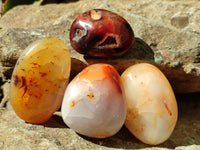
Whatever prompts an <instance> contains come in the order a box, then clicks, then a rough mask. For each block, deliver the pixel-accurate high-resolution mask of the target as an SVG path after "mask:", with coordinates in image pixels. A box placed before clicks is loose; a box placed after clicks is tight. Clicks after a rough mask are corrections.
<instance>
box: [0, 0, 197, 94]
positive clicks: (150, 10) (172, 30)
mask: <svg viewBox="0 0 200 150" xmlns="http://www.w3.org/2000/svg"><path fill="white" fill-rule="evenodd" d="M199 5H200V2H199V1H198V0H196V1H170V0H165V1H156V0H147V1H129V0H127V1H125V2H123V3H122V2H121V1H120V0H118V1H106V0H105V1H92V2H91V1H89V0H81V1H76V2H72V3H65V4H57V5H56V4H49V5H44V6H18V7H15V8H14V9H12V10H11V11H9V12H8V13H7V14H6V15H5V16H3V17H2V18H1V20H0V27H1V28H2V30H1V31H0V57H1V62H2V65H3V68H2V72H3V74H4V75H3V77H4V78H10V76H11V73H12V69H13V67H14V64H15V62H16V59H17V58H18V56H19V55H20V53H21V52H22V51H23V49H24V48H25V47H26V46H27V45H29V44H30V43H31V42H33V41H35V40H36V39H38V38H40V37H44V36H54V37H58V38H61V39H62V40H64V41H65V42H66V43H67V45H68V46H69V48H70V50H71V55H72V57H74V58H76V59H78V60H81V61H82V62H84V63H89V64H90V63H96V62H100V61H103V62H108V63H111V64H113V65H114V66H116V67H119V64H120V67H119V69H118V70H120V71H123V70H124V69H125V68H127V67H128V66H130V65H132V64H133V63H136V62H138V61H137V60H136V59H140V60H141V59H142V60H146V61H151V62H152V63H156V65H158V66H159V68H161V70H162V71H163V72H164V73H165V74H166V75H167V77H168V79H169V80H170V82H171V84H172V86H173V88H174V90H175V91H176V92H182V93H186V92H199V91H200V84H199V83H200V26H199V24H200V10H199V7H198V6H199ZM92 8H104V9H108V10H111V11H114V12H117V13H118V14H120V15H121V16H123V17H124V18H125V19H126V20H127V21H128V22H129V23H130V24H131V26H132V28H133V30H134V31H135V35H136V37H137V40H136V42H135V44H134V46H133V48H132V50H131V52H129V53H128V54H127V55H125V56H124V57H123V58H120V59H115V60H107V61H106V60H92V59H84V58H83V57H82V55H79V54H77V53H76V52H75V51H74V50H73V49H72V48H71V46H70V43H69V28H70V25H71V23H72V21H73V20H74V19H75V18H76V17H77V16H78V15H79V14H81V13H82V12H84V11H87V10H89V9H92ZM10 18H12V19H10ZM144 45H146V47H145V46H144ZM81 61H73V62H75V65H76V64H80V63H82V62H81ZM73 62H72V64H73ZM72 69H73V68H72ZM79 69H82V67H80V68H79ZM75 71H76V72H79V71H80V70H78V69H76V70H75Z"/></svg>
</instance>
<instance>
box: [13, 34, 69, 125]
mask: <svg viewBox="0 0 200 150" xmlns="http://www.w3.org/2000/svg"><path fill="white" fill-rule="evenodd" d="M70 67H71V60H70V53H69V50H68V48H67V46H66V45H65V43H64V42H63V41H61V40H59V39H57V38H52V37H47V38H42V39H39V40H37V41H36V42H34V43H32V44H31V45H29V46H28V47H27V48H26V49H25V50H24V52H23V53H22V55H21V56H20V57H19V59H18V61H17V64H16V66H15V68H14V71H13V75H12V80H11V94H10V100H11V104H12V107H13V109H14V111H15V113H16V114H17V115H18V116H19V117H20V118H21V119H23V120H25V121H26V122H29V123H33V124H40V123H44V122H46V121H47V120H48V119H50V117H51V116H52V114H53V113H54V112H55V111H56V110H57V109H58V108H59V107H60V106H61V103H62V98H63V95H64V91H65V88H66V86H67V84H68V81H69V75H70Z"/></svg>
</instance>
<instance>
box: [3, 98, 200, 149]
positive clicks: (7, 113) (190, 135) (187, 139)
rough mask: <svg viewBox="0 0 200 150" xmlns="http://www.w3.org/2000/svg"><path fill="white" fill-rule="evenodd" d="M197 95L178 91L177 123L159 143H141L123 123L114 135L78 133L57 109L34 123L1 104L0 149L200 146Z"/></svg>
mask: <svg viewBox="0 0 200 150" xmlns="http://www.w3.org/2000/svg"><path fill="white" fill-rule="evenodd" d="M199 96H200V95H199V94H189V95H188V94H187V95H177V100H178V104H179V119H178V122H177V125H176V127H175V130H174V132H173V133H172V135H171V136H170V138H169V139H168V140H167V141H166V142H164V143H162V144H160V145H158V146H150V145H146V144H143V143H141V142H140V141H139V140H137V139H136V138H135V137H134V136H133V135H132V134H131V133H130V132H129V131H128V130H127V129H126V127H122V129H121V130H120V131H119V132H118V133H117V134H116V135H114V136H112V137H110V138H106V139H94V138H88V137H85V136H81V135H79V134H77V133H75V132H74V131H73V130H71V129H69V128H68V127H67V126H66V125H65V124H64V122H63V120H62V118H61V112H60V111H58V112H56V113H55V114H54V115H53V116H52V118H51V119H50V120H49V121H47V122H46V123H44V124H41V125H33V124H29V123H26V122H24V121H23V120H21V119H20V118H18V117H17V116H16V114H15V113H14V111H13V110H12V108H11V107H7V108H0V149H1V150H7V149H9V150H10V149H15V150H21V149H31V150H32V149H33V150H40V149H42V150H43V149H50V148H52V149H59V150H60V149H61V150H66V149H67V150H73V149H87V150H93V149H99V150H116V149H121V150H124V149H141V150H169V149H176V150H186V149H187V150H198V149H199V148H200V123H199V120H200V116H199V113H200V101H199ZM9 105H10V104H9V103H8V106H9Z"/></svg>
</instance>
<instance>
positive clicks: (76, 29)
mask: <svg viewBox="0 0 200 150" xmlns="http://www.w3.org/2000/svg"><path fill="white" fill-rule="evenodd" d="M70 42H71V45H72V47H73V48H74V49H75V50H76V51H77V52H79V53H81V54H84V55H88V56H92V57H118V56H121V55H123V54H124V53H126V52H127V51H128V50H129V49H130V48H131V47H132V45H133V42H134V33H133V30H132V28H131V26H130V25H129V24H128V22H127V21H126V20H125V19H124V18H122V17H121V16H119V15H118V14H116V13H113V12H111V11H108V10H104V9H93V10H90V11H87V12H85V13H83V14H81V15H80V16H78V17H77V18H76V20H75V21H74V22H73V24H72V25H71V29H70Z"/></svg>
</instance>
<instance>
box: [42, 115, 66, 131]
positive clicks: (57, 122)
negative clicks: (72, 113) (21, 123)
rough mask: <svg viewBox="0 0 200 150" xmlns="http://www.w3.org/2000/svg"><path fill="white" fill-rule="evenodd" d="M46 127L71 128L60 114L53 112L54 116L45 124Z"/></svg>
mask: <svg viewBox="0 0 200 150" xmlns="http://www.w3.org/2000/svg"><path fill="white" fill-rule="evenodd" d="M42 125H43V126H44V127H50V128H69V127H68V126H67V125H66V124H65V123H64V121H63V119H62V117H61V115H60V114H53V116H52V117H51V118H50V119H49V120H48V121H47V122H45V123H44V124H42Z"/></svg>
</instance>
